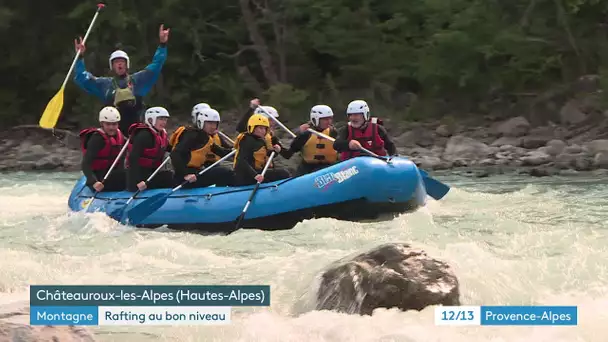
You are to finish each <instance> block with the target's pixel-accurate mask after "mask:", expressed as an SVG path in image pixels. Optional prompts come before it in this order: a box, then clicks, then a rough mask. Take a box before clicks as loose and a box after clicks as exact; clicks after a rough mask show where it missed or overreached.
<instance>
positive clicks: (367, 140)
mask: <svg viewBox="0 0 608 342" xmlns="http://www.w3.org/2000/svg"><path fill="white" fill-rule="evenodd" d="M351 140H357V141H358V142H360V143H361V146H363V147H364V148H366V149H368V150H370V151H372V152H374V153H375V154H377V155H379V156H386V155H387V153H386V149H385V148H384V140H382V138H381V137H380V134H378V119H377V118H372V119H371V120H370V122H368V123H367V127H365V130H364V131H362V130H360V129H358V128H353V127H352V126H351V125H348V138H347V141H351ZM365 154H366V153H363V155H365ZM360 155H361V152H359V151H352V150H348V151H346V152H341V153H340V160H347V159H350V158H354V157H358V156H360Z"/></svg>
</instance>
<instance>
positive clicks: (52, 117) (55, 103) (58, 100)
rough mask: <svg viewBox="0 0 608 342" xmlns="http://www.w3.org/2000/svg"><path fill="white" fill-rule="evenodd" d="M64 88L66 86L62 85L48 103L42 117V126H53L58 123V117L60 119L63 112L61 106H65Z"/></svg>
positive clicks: (40, 123)
mask: <svg viewBox="0 0 608 342" xmlns="http://www.w3.org/2000/svg"><path fill="white" fill-rule="evenodd" d="M64 88H65V87H61V89H59V91H58V92H57V94H55V96H53V98H52V99H51V101H49V103H48V104H47V105H46V108H45V109H44V113H42V117H41V118H40V122H39V125H40V127H42V128H53V127H55V125H56V124H57V119H59V115H60V114H61V108H63V89H64Z"/></svg>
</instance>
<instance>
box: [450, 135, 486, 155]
mask: <svg viewBox="0 0 608 342" xmlns="http://www.w3.org/2000/svg"><path fill="white" fill-rule="evenodd" d="M489 153H490V148H489V147H488V145H486V144H484V143H482V142H480V141H477V140H475V139H473V138H469V137H465V136H463V135H455V136H452V137H451V138H450V140H448V142H447V145H446V147H445V151H444V152H443V159H445V160H449V161H456V160H463V161H468V160H476V159H485V157H486V156H487V155H488V154H489Z"/></svg>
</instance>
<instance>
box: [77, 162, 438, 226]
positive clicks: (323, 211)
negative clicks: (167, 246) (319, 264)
mask: <svg viewBox="0 0 608 342" xmlns="http://www.w3.org/2000/svg"><path fill="white" fill-rule="evenodd" d="M425 175H426V174H424V173H423V171H420V170H418V168H417V166H416V165H415V164H414V163H413V162H412V161H410V160H408V159H406V158H401V157H396V158H394V159H392V162H391V163H386V162H385V161H383V160H379V159H377V158H373V157H366V156H363V157H357V158H354V159H350V160H347V161H344V162H340V163H338V164H336V165H332V166H331V167H328V168H325V169H323V170H319V171H317V172H314V173H310V174H307V175H303V176H300V177H295V178H289V179H285V180H281V181H276V182H272V183H263V184H261V186H260V188H259V190H258V192H257V193H256V195H255V197H254V199H253V202H252V203H251V205H250V207H249V209H248V211H247V214H246V216H245V218H244V220H243V222H242V228H244V229H247V228H250V229H251V228H253V229H261V230H279V229H290V228H293V227H294V226H295V225H296V224H297V223H298V222H300V221H302V220H305V219H311V218H321V217H330V218H336V219H339V220H345V221H368V220H383V219H392V218H394V217H395V216H397V215H399V214H401V213H405V212H411V211H414V210H416V209H417V208H419V207H420V206H423V205H424V204H425V202H426V195H427V193H426V189H425V185H424V181H423V177H425ZM202 177H204V175H203V176H202ZM253 188H254V186H253V185H251V186H242V187H214V186H212V187H206V188H198V189H180V190H178V191H176V192H174V193H173V194H172V195H171V196H170V197H169V198H168V199H167V201H166V202H165V203H164V204H163V205H162V206H161V207H160V208H159V209H158V210H156V211H154V212H153V213H152V214H150V215H149V216H147V217H146V218H145V219H144V220H143V221H142V222H139V224H137V225H136V227H147V228H154V227H159V226H163V225H167V226H168V227H169V228H171V229H179V230H202V231H207V232H222V231H224V232H227V231H230V230H231V229H233V228H234V226H235V222H236V219H237V218H238V217H239V215H240V214H241V212H242V210H243V207H244V206H245V203H246V202H247V200H248V198H249V195H250V194H251V191H252V189H253ZM167 190H168V189H151V190H146V191H142V192H140V193H139V195H138V196H137V197H136V198H135V199H134V200H133V201H132V202H131V203H130V204H129V206H128V207H127V210H129V209H128V208H133V207H135V206H137V205H138V204H139V203H141V202H142V201H144V200H145V199H146V198H149V197H150V196H153V195H155V194H159V193H167ZM93 195H94V192H93V191H92V190H91V189H90V188H88V187H86V186H85V178H84V176H83V177H82V178H81V179H79V180H78V181H77V183H76V184H75V186H74V188H73V190H72V193H71V195H70V198H69V207H70V209H71V210H72V211H81V210H83V208H85V207H86V206H87V203H88V202H89V200H90V199H91V198H92V197H93ZM131 195H133V193H132V192H128V191H120V192H102V193H99V194H97V196H96V197H95V199H94V200H93V202H92V203H91V204H90V205H89V207H88V208H87V211H88V212H92V211H102V212H105V213H112V212H113V211H115V210H116V209H120V208H121V207H124V206H125V203H126V201H127V200H128V199H129V198H130V197H131Z"/></svg>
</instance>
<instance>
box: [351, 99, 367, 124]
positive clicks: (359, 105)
mask: <svg viewBox="0 0 608 342" xmlns="http://www.w3.org/2000/svg"><path fill="white" fill-rule="evenodd" d="M351 114H363V117H364V118H365V120H366V121H367V120H369V106H368V105H367V102H365V101H363V100H354V101H352V102H351V103H349V104H348V107H347V108H346V115H347V116H348V115H351Z"/></svg>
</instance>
